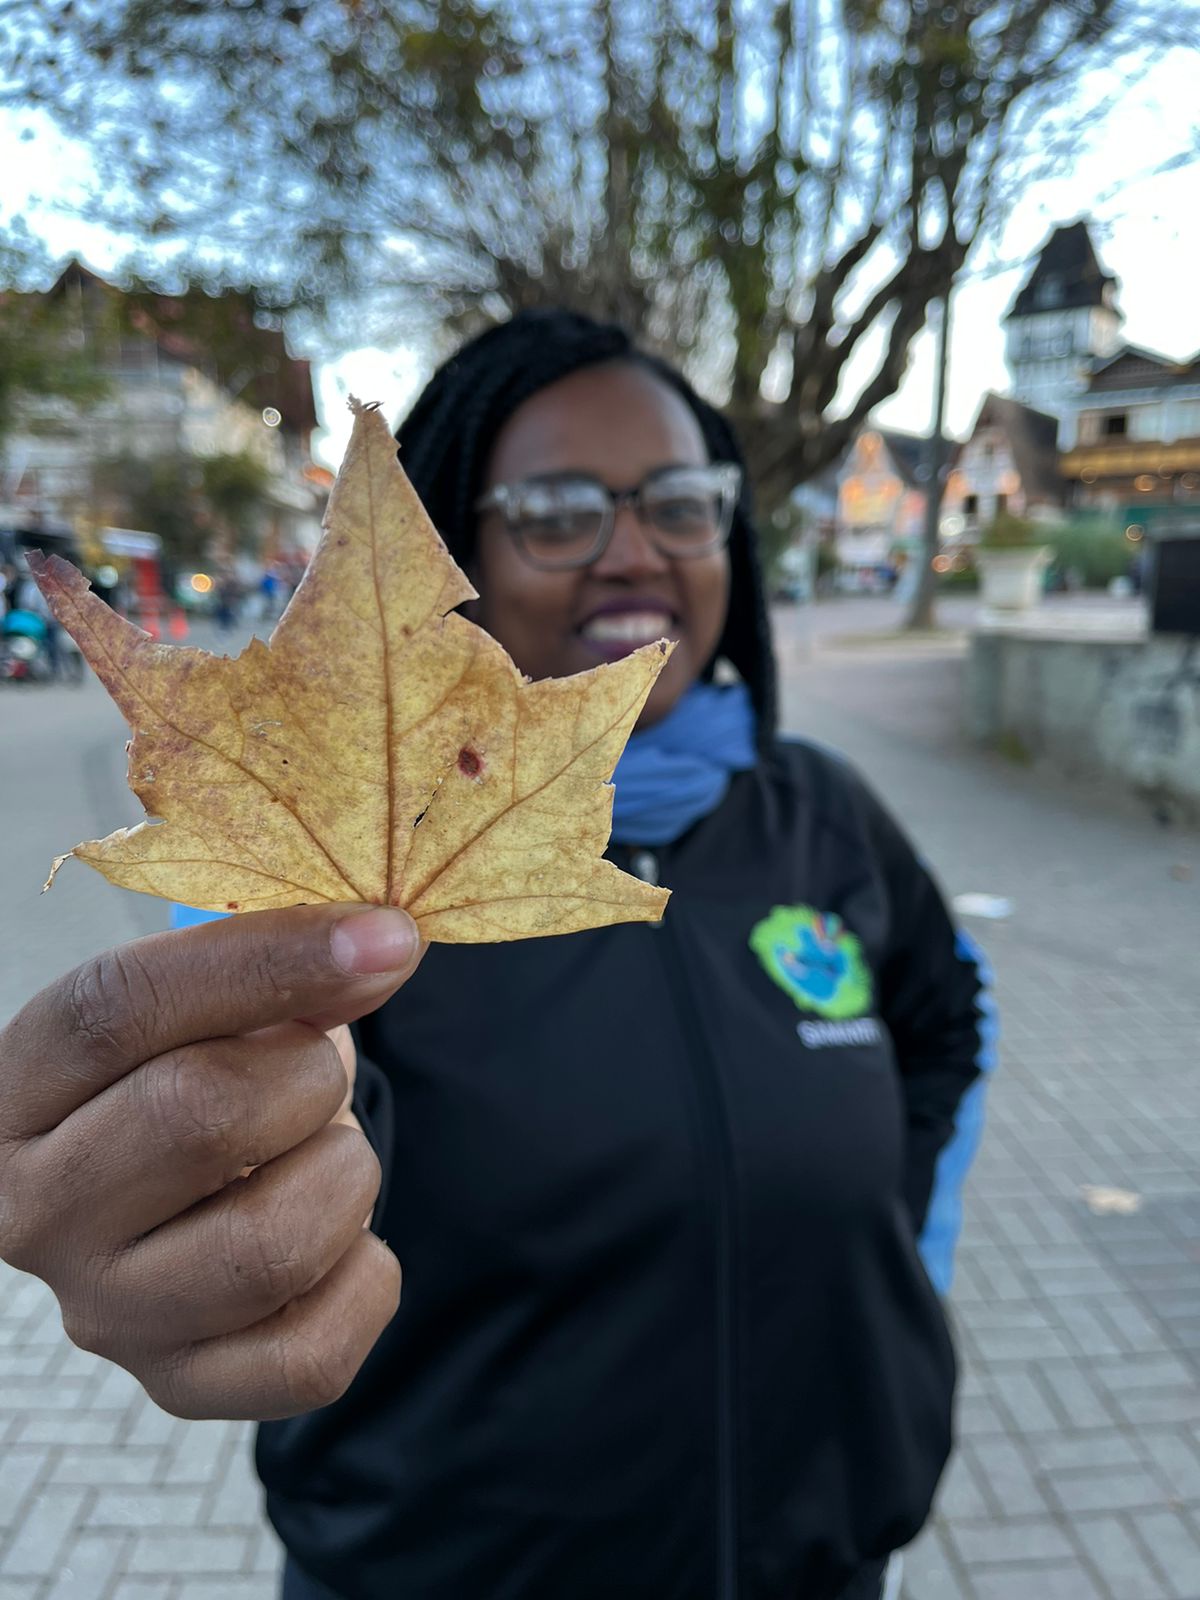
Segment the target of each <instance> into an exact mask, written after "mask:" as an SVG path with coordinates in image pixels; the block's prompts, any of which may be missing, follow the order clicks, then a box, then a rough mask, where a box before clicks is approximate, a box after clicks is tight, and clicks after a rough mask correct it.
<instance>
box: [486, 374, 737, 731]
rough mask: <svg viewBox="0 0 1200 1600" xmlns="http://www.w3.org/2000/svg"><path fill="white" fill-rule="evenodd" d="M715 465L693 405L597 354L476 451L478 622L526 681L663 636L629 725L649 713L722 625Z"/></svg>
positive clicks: (725, 495)
mask: <svg viewBox="0 0 1200 1600" xmlns="http://www.w3.org/2000/svg"><path fill="white" fill-rule="evenodd" d="M715 470H716V471H718V472H721V471H723V472H724V473H725V476H724V477H723V478H713V477H712V474H713V472H714V468H713V467H712V466H711V465H710V464H709V461H708V450H707V447H706V444H705V440H704V435H703V433H702V432H701V429H700V425H699V422H698V421H697V418H696V416H695V414H694V412H692V411H691V409H690V408H689V407H688V406H687V405H686V403H685V402H684V400H683V399H682V397H681V396H680V395H679V394H678V393H677V392H676V391H675V390H674V389H672V388H670V387H668V385H667V384H666V383H664V382H663V380H662V379H661V378H660V377H659V376H658V375H657V374H656V373H654V372H651V371H650V370H648V369H647V368H645V367H642V366H640V365H635V364H633V363H630V362H624V361H610V362H604V363H601V364H599V365H594V366H587V367H583V368H581V369H580V370H579V371H577V372H573V373H571V374H570V375H569V376H567V377H564V378H560V379H559V380H558V381H557V382H556V383H552V384H550V385H548V386H547V387H546V388H544V389H541V390H539V391H538V393H536V394H534V395H532V396H531V397H530V398H529V399H528V400H526V401H524V402H523V404H521V405H520V406H518V407H517V409H516V410H515V411H514V412H513V414H512V415H511V416H510V417H509V418H508V420H507V421H506V422H505V424H504V425H503V427H502V428H501V429H500V431H499V433H498V434H497V437H496V440H495V443H494V444H493V446H492V449H491V451H490V454H489V457H488V464H487V468H486V471H485V487H486V492H485V495H484V496H483V499H482V502H481V503H482V505H483V506H484V507H485V508H486V509H485V511H484V514H483V517H482V521H481V523H480V526H479V534H478V544H477V547H476V571H477V580H478V587H479V591H480V600H479V609H478V620H479V621H480V622H481V623H482V624H483V626H484V627H485V628H487V629H488V631H489V632H490V633H491V634H493V636H494V637H495V638H497V639H499V640H500V643H501V644H503V645H504V646H505V648H506V649H507V650H508V652H509V654H510V655H511V656H512V658H513V660H514V661H515V662H516V663H517V665H518V666H519V667H520V668H521V669H522V671H524V672H527V673H528V674H529V676H530V677H532V678H549V677H565V676H567V675H568V674H569V673H572V672H580V671H582V670H584V669H585V668H586V667H592V666H595V665H596V663H597V661H615V660H619V659H620V658H621V657H622V656H624V655H627V654H628V653H629V652H630V651H631V650H635V649H637V648H638V647H639V646H640V645H643V644H647V643H649V642H651V641H652V640H654V639H658V638H662V637H667V638H670V639H673V640H675V641H676V645H677V647H676V650H675V652H674V654H673V655H672V657H671V660H670V661H669V662H668V663H667V666H666V668H665V669H664V671H663V672H662V674H661V676H660V678H659V680H658V683H657V684H656V685H655V687H654V689H653V690H652V691H651V694H650V699H649V701H648V702H647V706H646V709H645V711H644V712H643V713H642V726H643V727H644V726H647V725H649V724H651V723H653V722H657V721H659V720H661V718H662V717H663V716H664V715H665V714H666V713H667V712H668V711H669V710H670V709H671V707H672V706H673V705H674V704H675V703H676V701H677V700H678V699H679V698H680V696H681V695H682V694H683V693H684V691H685V690H686V689H688V688H689V687H690V686H691V685H692V683H694V682H695V680H696V679H697V678H698V677H699V676H700V674H701V672H702V671H703V670H704V669H705V667H706V666H707V665H708V664H709V662H710V661H711V660H712V658H713V656H714V654H715V652H716V649H717V644H718V641H719V639H720V637H721V631H722V629H723V627H724V625H725V612H726V607H727V603H728V595H729V559H728V556H727V554H726V551H725V540H726V538H727V537H728V534H729V528H730V524H731V522H732V514H733V503H732V500H733V497H732V495H731V493H730V490H732V489H735V488H736V484H737V468H736V467H725V468H717V469H715ZM631 482H632V483H634V484H635V485H637V487H636V489H635V490H633V491H628V490H625V489H623V488H622V486H623V485H626V484H629V483H631ZM722 484H724V485H725V488H724V491H722ZM618 496H619V500H618ZM568 507H569V508H570V509H568ZM673 519H674V521H675V523H677V524H679V525H681V531H679V532H672V531H670V530H671V527H672V521H673ZM663 524H665V525H666V528H667V531H665V532H664V531H663ZM556 540H557V542H558V543H560V544H562V545H565V547H566V549H567V551H568V552H569V564H568V562H563V561H557V562H556V561H555V560H554V555H553V550H554V546H555V543H556ZM531 555H532V556H533V559H531Z"/></svg>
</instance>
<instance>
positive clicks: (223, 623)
mask: <svg viewBox="0 0 1200 1600" xmlns="http://www.w3.org/2000/svg"><path fill="white" fill-rule="evenodd" d="M241 598H242V586H241V584H240V583H239V582H238V579H237V575H236V574H235V573H234V572H232V571H230V570H228V569H227V570H225V571H223V572H220V573H218V574H217V579H216V604H215V606H214V610H213V615H214V616H215V618H216V623H217V627H218V628H219V629H220V630H221V632H222V633H228V632H229V630H230V629H231V628H232V627H233V625H234V623H235V622H236V621H237V614H238V606H239V604H240V602H241Z"/></svg>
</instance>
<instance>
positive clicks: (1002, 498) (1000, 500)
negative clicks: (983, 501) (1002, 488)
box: [996, 494, 1008, 517]
mask: <svg viewBox="0 0 1200 1600" xmlns="http://www.w3.org/2000/svg"><path fill="white" fill-rule="evenodd" d="M1007 510H1008V496H1007V495H1006V494H998V495H997V496H996V515H997V516H998V517H1002V516H1003V515H1004V513H1005V512H1006V511H1007Z"/></svg>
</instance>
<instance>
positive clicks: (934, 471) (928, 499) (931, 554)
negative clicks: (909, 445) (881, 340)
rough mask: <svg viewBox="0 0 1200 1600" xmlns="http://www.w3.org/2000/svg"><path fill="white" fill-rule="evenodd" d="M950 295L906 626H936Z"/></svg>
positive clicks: (943, 324) (943, 326)
mask: <svg viewBox="0 0 1200 1600" xmlns="http://www.w3.org/2000/svg"><path fill="white" fill-rule="evenodd" d="M949 334H950V295H949V293H947V294H945V295H943V296H942V314H941V318H940V321H939V325H938V339H937V357H936V363H937V394H936V399H935V400H934V406H933V430H932V432H931V433H930V435H929V439H928V440H927V442H926V449H925V469H926V470H925V526H924V528H923V530H922V534H921V553H920V556H919V557H918V559H919V560H920V563H921V570H920V572H919V574H918V575H917V587H916V589H915V590H914V592H913V598H912V606H911V609H910V610H909V613H908V617H907V619H906V620H905V624H904V625H905V627H906V628H909V629H913V630H918V629H919V630H927V629H930V628H933V627H935V626H936V625H937V610H936V600H937V572H936V571H935V569H934V565H933V562H934V558H935V557H936V555H937V553H938V522H939V520H940V518H941V511H942V496H943V494H944V493H945V466H946V440H945V437H944V425H945V417H946V369H947V367H948V366H949V353H950V352H949Z"/></svg>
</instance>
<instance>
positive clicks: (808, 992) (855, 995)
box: [750, 906, 872, 1022]
mask: <svg viewBox="0 0 1200 1600" xmlns="http://www.w3.org/2000/svg"><path fill="white" fill-rule="evenodd" d="M750 948H751V950H753V951H754V954H755V955H756V956H757V957H758V959H759V960H760V961H761V962H762V964H763V968H764V970H765V971H766V973H767V976H768V977H769V978H771V979H772V980H773V982H775V983H777V984H778V985H779V987H780V988H781V989H782V990H783V991H784V993H785V994H787V995H790V996H791V998H792V1000H793V1001H794V1002H795V1003H796V1005H797V1006H798V1007H799V1008H800V1010H801V1011H815V1012H816V1013H817V1015H818V1016H819V1017H829V1018H831V1019H832V1020H834V1021H838V1022H841V1021H846V1020H848V1019H850V1018H853V1017H862V1016H866V1014H867V1013H868V1012H869V1011H870V1009H871V1000H872V995H871V969H870V967H868V965H867V962H866V958H865V957H864V955H863V951H862V945H861V944H860V943H859V942H858V939H857V938H856V937H855V935H854V934H852V933H850V932H849V931H848V930H847V928H846V925H845V923H844V922H843V921H842V919H841V917H838V916H835V915H834V914H833V913H832V912H825V911H815V910H814V909H813V908H812V906H776V907H775V909H774V910H773V911H772V912H771V915H770V916H769V917H764V918H763V920H762V921H761V922H759V923H756V924H755V926H754V927H753V928H752V929H751V930H750Z"/></svg>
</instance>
